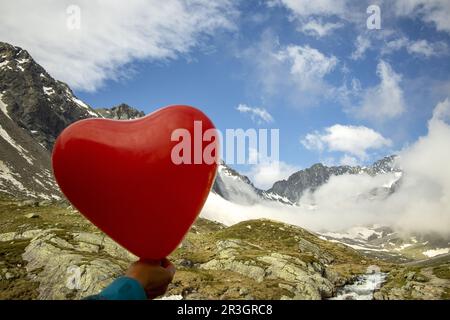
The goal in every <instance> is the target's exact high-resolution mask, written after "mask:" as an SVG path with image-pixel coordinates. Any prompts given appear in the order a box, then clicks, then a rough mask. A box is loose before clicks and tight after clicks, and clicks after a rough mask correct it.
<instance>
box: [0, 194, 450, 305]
mask: <svg viewBox="0 0 450 320" xmlns="http://www.w3.org/2000/svg"><path fill="white" fill-rule="evenodd" d="M169 258H170V259H171V260H172V261H174V263H175V265H176V267H177V273H176V277H175V279H174V281H173V283H172V285H171V286H170V287H169V290H168V292H167V294H166V298H169V299H328V298H331V297H334V296H336V295H337V294H338V293H339V291H340V290H342V287H344V288H345V286H346V285H351V284H352V283H354V282H355V281H358V279H360V278H361V277H363V276H364V275H365V274H366V273H368V272H369V273H370V272H371V271H370V270H371V269H373V268H376V269H377V270H378V271H379V272H382V273H383V274H386V281H385V282H384V283H383V284H382V286H381V288H380V289H377V290H376V291H375V294H374V298H376V299H448V298H449V290H450V280H449V271H450V269H449V267H450V261H449V260H450V259H449V258H448V257H446V258H445V257H441V258H440V259H434V260H435V261H432V260H433V259H432V260H427V262H426V263H424V262H415V263H414V264H402V265H399V264H394V263H391V262H387V261H383V260H379V259H373V258H371V257H369V256H365V255H364V254H362V253H361V252H359V251H357V250H354V249H352V248H350V247H348V246H346V245H343V244H341V243H333V242H330V241H326V240H323V239H321V238H320V237H319V236H318V235H316V234H313V233H310V232H308V231H306V230H304V229H302V228H299V227H296V226H292V225H287V224H283V223H278V222H275V221H271V220H252V221H245V222H242V223H239V224H236V225H234V226H230V227H225V226H224V225H221V224H219V223H216V222H213V221H209V220H206V219H201V218H199V219H198V220H197V222H196V223H195V224H194V226H193V227H192V228H191V230H190V232H189V233H188V235H187V236H186V238H185V240H184V241H183V243H182V244H181V246H180V247H179V248H178V249H177V250H176V251H175V252H174V253H173V254H172V255H171V256H170V257H169ZM135 259H136V257H134V256H133V255H131V254H130V253H128V252H127V251H126V250H125V249H123V248H121V247H120V246H118V245H117V244H116V243H115V242H113V241H112V240H110V239H109V238H108V237H107V236H105V235H104V234H102V233H101V232H100V231H98V230H97V228H96V227H94V226H93V225H92V224H90V223H89V222H88V221H87V220H85V219H84V218H83V217H82V216H81V215H80V214H79V213H78V212H76V211H75V210H73V209H72V208H71V207H70V206H68V205H67V204H66V203H64V202H54V203H51V202H49V201H41V202H37V201H17V200H14V199H12V198H9V197H4V196H3V197H2V198H1V200H0V299H79V298H83V297H85V296H88V295H91V294H95V293H96V292H98V291H99V290H101V289H102V288H103V287H104V286H106V285H107V284H108V283H110V282H111V281H112V280H113V279H114V278H116V277H118V276H120V275H121V274H123V272H124V270H125V269H126V268H127V266H128V265H129V263H130V262H132V261H134V260H135Z"/></svg>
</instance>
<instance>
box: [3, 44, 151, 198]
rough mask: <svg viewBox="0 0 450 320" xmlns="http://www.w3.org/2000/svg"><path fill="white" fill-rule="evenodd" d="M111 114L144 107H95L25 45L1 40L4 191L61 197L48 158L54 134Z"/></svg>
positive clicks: (131, 112) (138, 113) (131, 115)
mask: <svg viewBox="0 0 450 320" xmlns="http://www.w3.org/2000/svg"><path fill="white" fill-rule="evenodd" d="M108 115H111V118H120V119H123V118H124V116H125V115H126V116H127V117H128V118H134V117H136V116H142V115H143V113H142V112H141V111H138V110H135V109H133V108H131V107H129V106H125V105H121V106H118V107H115V108H113V109H111V110H108V109H101V110H99V111H96V110H94V109H92V108H91V107H90V106H89V105H87V104H86V103H84V102H83V101H81V100H80V99H78V98H77V97H76V96H75V95H74V94H73V92H72V90H71V89H70V88H69V86H68V85H66V84H65V83H63V82H60V81H57V80H55V79H53V78H52V77H51V76H50V75H49V74H48V73H47V72H46V71H45V70H44V68H42V67H41V66H40V65H39V64H37V63H36V62H35V61H34V60H33V58H32V57H31V56H30V54H29V53H28V52H27V51H25V50H23V49H21V48H18V47H15V46H12V45H10V44H7V43H3V42H0V151H1V152H0V192H3V193H7V194H10V195H13V196H15V197H19V198H22V197H23V198H30V197H31V198H39V199H59V198H60V197H61V194H60V191H59V188H58V186H57V185H56V183H55V181H54V179H53V175H52V170H51V164H50V152H51V149H52V147H53V143H54V141H55V139H56V138H57V136H58V135H59V133H60V132H61V131H62V130H63V129H64V128H65V127H67V126H68V125H69V124H71V123H72V122H74V121H77V120H80V119H86V118H92V117H109V116H108Z"/></svg>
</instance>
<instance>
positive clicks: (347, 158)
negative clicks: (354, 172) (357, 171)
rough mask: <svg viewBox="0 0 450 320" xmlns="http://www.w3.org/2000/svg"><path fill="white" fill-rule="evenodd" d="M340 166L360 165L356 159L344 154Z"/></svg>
mask: <svg viewBox="0 0 450 320" xmlns="http://www.w3.org/2000/svg"><path fill="white" fill-rule="evenodd" d="M340 164H341V165H343V166H352V167H354V166H357V165H359V160H358V159H357V158H355V157H352V156H349V155H348V154H344V156H343V157H342V158H341V160H340Z"/></svg>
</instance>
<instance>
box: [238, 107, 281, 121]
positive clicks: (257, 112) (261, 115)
mask: <svg viewBox="0 0 450 320" xmlns="http://www.w3.org/2000/svg"><path fill="white" fill-rule="evenodd" d="M236 110H238V111H239V112H241V113H248V114H250V117H251V119H252V120H253V121H255V122H256V123H258V124H262V123H264V122H265V123H270V122H273V117H272V115H271V114H270V113H269V112H268V111H267V110H266V109H263V108H257V107H256V108H253V107H249V106H248V105H246V104H242V103H241V104H239V105H238V106H237V108H236Z"/></svg>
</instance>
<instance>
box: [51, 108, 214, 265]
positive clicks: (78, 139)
mask: <svg viewBox="0 0 450 320" xmlns="http://www.w3.org/2000/svg"><path fill="white" fill-rule="evenodd" d="M199 124H200V128H201V129H199ZM176 129H185V131H184V132H185V133H189V134H190V137H191V140H190V142H189V141H187V143H188V145H189V146H191V147H192V149H191V150H192V159H194V156H196V157H198V154H195V152H203V149H206V146H211V145H212V144H215V145H214V147H216V151H214V152H215V154H216V155H215V157H217V156H218V154H217V153H218V152H217V150H218V149H217V148H218V143H219V141H217V138H215V139H209V140H210V141H206V140H205V141H203V139H202V138H203V134H204V133H205V132H206V131H207V130H209V129H212V130H214V129H215V128H214V125H213V123H212V122H211V120H209V119H208V117H207V116H206V115H205V114H203V113H202V112H201V111H199V110H198V109H195V108H193V107H189V106H170V107H166V108H162V109H160V110H158V111H155V112H153V113H151V114H149V115H147V116H145V117H143V118H140V119H136V120H128V121H118V120H108V119H86V120H81V121H78V122H76V123H74V124H72V125H70V126H69V127H67V128H66V129H65V130H64V131H63V132H62V133H61V134H60V136H59V137H58V139H57V140H56V143H55V146H54V149H53V155H52V164H53V171H54V175H55V178H56V181H57V182H58V185H59V186H60V188H61V190H62V192H63V193H64V194H65V196H66V197H67V198H68V199H69V200H70V202H72V204H73V205H74V206H75V207H76V208H77V209H78V210H79V211H80V212H81V213H82V214H83V215H84V216H85V217H86V218H88V219H89V220H90V221H91V222H92V223H94V224H95V225H96V226H98V227H99V228H100V229H101V230H102V231H103V232H105V233H106V234H107V235H109V236H110V237H111V238H112V239H114V240H115V241H116V242H118V243H119V244H120V245H122V246H123V247H125V248H126V249H128V250H129V251H130V252H132V253H133V254H135V255H137V256H138V257H141V258H143V259H162V258H164V257H166V256H167V255H168V254H170V253H171V252H172V251H173V250H175V249H176V247H177V246H178V245H179V244H180V242H181V241H182V239H183V237H184V235H185V234H186V233H187V231H188V230H189V228H190V226H191V225H192V223H193V222H194V221H195V219H196V217H197V216H198V214H199V212H200V210H201V209H202V207H203V204H204V203H205V201H206V198H207V196H208V193H209V191H210V189H211V186H212V184H213V182H214V178H215V174H216V170H217V162H216V161H213V162H212V163H211V162H209V163H207V162H206V161H201V163H198V161H197V163H195V164H194V160H192V162H191V164H188V163H186V162H187V161H185V162H184V163H182V164H177V163H174V161H173V160H172V152H173V148H174V147H175V146H177V145H178V146H179V144H180V142H181V141H182V140H183V139H181V138H179V140H176V139H173V137H172V134H173V132H174V131H175V130H176ZM186 130H187V131H186ZM199 135H200V136H199ZM172 140H175V141H172ZM183 141H184V142H186V141H185V140H183ZM196 146H197V147H198V146H200V148H201V150H200V151H198V150H195V147H196ZM183 152H186V151H185V150H183V151H182V152H180V155H182V156H187V155H189V154H188V153H186V154H184V153H183ZM194 154H195V155H194ZM196 159H197V160H198V159H199V158H196ZM202 160H203V159H202ZM214 160H216V158H215V159H214ZM175 162H176V161H175Z"/></svg>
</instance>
